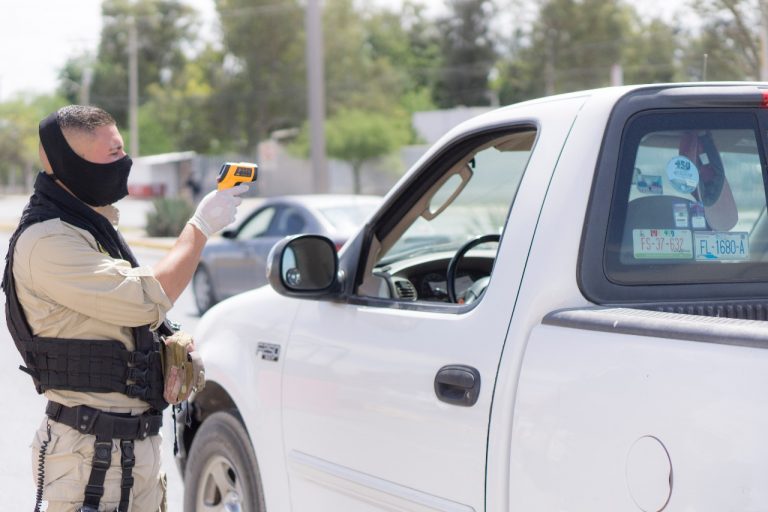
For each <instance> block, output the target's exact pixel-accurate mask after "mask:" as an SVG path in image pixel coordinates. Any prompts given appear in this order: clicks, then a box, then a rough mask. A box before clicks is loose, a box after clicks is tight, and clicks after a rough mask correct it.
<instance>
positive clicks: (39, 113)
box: [0, 95, 67, 186]
mask: <svg viewBox="0 0 768 512" xmlns="http://www.w3.org/2000/svg"><path fill="white" fill-rule="evenodd" d="M66 103H67V102H66V100H64V99H63V98H60V97H56V96H47V95H43V96H35V97H30V98H22V97H18V98H16V99H13V100H11V101H6V102H3V103H0V183H2V184H4V185H16V186H20V185H22V184H24V183H25V181H26V179H25V175H26V176H29V175H30V174H31V173H33V172H34V171H35V169H36V168H39V165H40V160H39V157H38V141H39V136H38V125H39V123H40V120H41V119H43V118H44V117H45V116H47V115H48V114H50V113H51V112H53V111H54V110H56V109H57V108H59V107H61V106H63V105H65V104H66Z"/></svg>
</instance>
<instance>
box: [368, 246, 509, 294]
mask: <svg viewBox="0 0 768 512" xmlns="http://www.w3.org/2000/svg"><path fill="white" fill-rule="evenodd" d="M452 256H453V253H450V254H447V255H446V254H431V255H428V257H424V256H422V257H419V258H415V259H409V260H404V261H402V262H397V263H395V264H392V265H388V266H386V267H381V268H377V269H376V271H375V275H377V276H378V277H381V278H382V279H384V280H385V281H386V282H387V287H388V288H389V294H390V298H393V299H397V300H407V301H416V300H423V301H431V302H450V301H449V299H448V291H447V290H448V288H447V281H446V280H447V277H446V272H447V269H448V263H449V262H450V261H451V257H452ZM492 256H495V252H494V253H492V255H491V256H475V255H471V256H465V257H464V258H462V260H461V262H460V263H459V266H458V269H457V272H456V283H455V284H456V296H457V297H459V298H462V297H463V296H464V294H465V293H466V291H467V290H468V289H469V288H470V287H471V286H472V285H473V284H474V283H475V282H476V281H477V280H479V279H482V278H484V277H487V276H489V275H490V274H491V270H492V269H493V262H494V258H493V257H492Z"/></svg>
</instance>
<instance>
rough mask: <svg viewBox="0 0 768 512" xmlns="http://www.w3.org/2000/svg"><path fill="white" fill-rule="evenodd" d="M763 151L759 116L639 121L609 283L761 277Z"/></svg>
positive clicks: (612, 242) (628, 155)
mask: <svg viewBox="0 0 768 512" xmlns="http://www.w3.org/2000/svg"><path fill="white" fill-rule="evenodd" d="M761 146H762V142H761V136H760V129H759V124H758V120H757V116H755V115H754V114H751V113H740V112H729V113H702V112H700V113H687V114H680V113H671V112H670V113H650V114H644V115H641V116H638V117H636V118H634V119H632V120H631V121H630V123H629V126H628V130H627V136H626V138H625V140H624V149H623V152H622V157H621V160H620V162H619V172H620V179H619V183H618V187H617V194H616V200H615V202H614V209H613V215H612V218H611V222H610V224H609V250H608V252H607V254H606V256H607V258H606V271H607V273H608V277H609V279H611V280H613V281H614V282H617V283H626V284H632V283H647V284H660V283H688V282H726V281H740V280H745V279H750V278H754V277H756V276H755V273H758V274H759V273H760V272H762V271H763V270H764V268H763V260H764V254H765V240H766V233H765V232H764V229H760V228H761V224H760V223H759V222H758V221H759V220H760V219H761V217H762V216H763V215H764V214H765V208H766V195H765V182H764V180H763V171H762V169H763V160H762V156H761V152H760V151H759V148H760V147H761Z"/></svg>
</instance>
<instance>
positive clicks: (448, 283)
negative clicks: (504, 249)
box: [445, 235, 501, 304]
mask: <svg viewBox="0 0 768 512" xmlns="http://www.w3.org/2000/svg"><path fill="white" fill-rule="evenodd" d="M499 240H501V235H482V236H479V237H477V238H473V239H472V240H469V241H468V242H467V243H465V244H464V245H462V246H461V247H460V248H459V250H458V251H456V254H454V255H453V258H451V262H450V263H448V271H447V272H446V278H445V287H446V289H447V292H448V300H449V301H450V302H453V303H454V304H455V303H458V298H457V297H456V269H457V268H458V266H459V261H461V258H463V257H464V255H465V254H467V252H469V250H470V249H472V248H474V247H477V246H478V245H481V244H485V243H488V242H498V241H499ZM480 281H481V280H478V282H480ZM487 283H488V280H487V279H486V280H485V283H484V286H483V289H485V286H487ZM480 293H482V290H476V291H475V293H474V296H475V299H476V298H477V297H479V296H480ZM473 301H474V299H473ZM471 302H472V301H471Z"/></svg>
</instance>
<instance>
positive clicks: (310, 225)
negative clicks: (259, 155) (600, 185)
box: [192, 195, 382, 314]
mask: <svg viewBox="0 0 768 512" xmlns="http://www.w3.org/2000/svg"><path fill="white" fill-rule="evenodd" d="M381 200H382V198H381V197H378V196H359V195H296V196H280V197H273V198H267V199H264V200H263V201H262V202H260V204H259V206H258V207H257V208H256V209H255V210H254V211H253V212H252V213H250V214H248V215H247V216H246V217H245V219H244V220H243V221H242V222H240V223H239V224H237V225H236V227H234V228H232V229H228V230H225V231H223V232H222V233H221V238H217V239H214V240H211V241H209V242H208V244H206V246H205V249H204V250H203V256H202V259H201V260H200V264H199V265H198V267H197V270H196V271H195V275H194V277H193V279H192V290H193V292H194V295H195V303H196V304H197V308H198V310H199V311H200V313H201V314H202V313H204V312H205V311H206V310H208V309H209V308H210V307H211V306H213V305H214V304H216V303H217V302H219V301H221V300H224V299H226V298H227V297H231V296H232V295H235V294H238V293H241V292H244V291H246V290H251V289H253V288H257V287H259V286H262V285H264V284H266V283H267V278H266V264H267V255H268V254H269V251H270V249H271V248H272V246H273V245H274V244H275V243H276V242H278V241H279V240H281V239H282V238H284V237H286V236H290V235H296V234H299V233H317V234H321V235H325V236H327V237H329V238H330V239H331V240H333V241H334V242H336V244H337V247H341V245H343V244H344V242H346V240H347V238H349V236H351V235H352V234H354V233H355V232H356V231H357V229H358V228H359V227H360V226H361V225H362V223H363V222H364V221H365V220H366V219H367V218H368V216H369V215H370V214H371V213H373V212H374V211H375V210H376V209H377V208H378V206H379V205H380V204H381Z"/></svg>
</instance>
